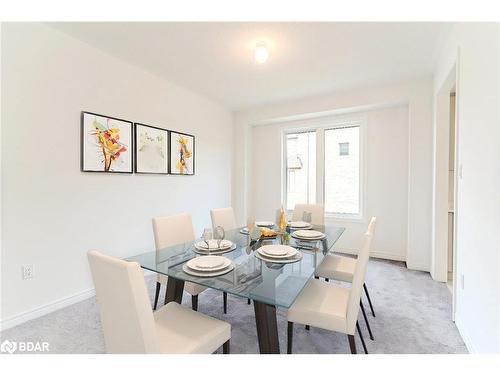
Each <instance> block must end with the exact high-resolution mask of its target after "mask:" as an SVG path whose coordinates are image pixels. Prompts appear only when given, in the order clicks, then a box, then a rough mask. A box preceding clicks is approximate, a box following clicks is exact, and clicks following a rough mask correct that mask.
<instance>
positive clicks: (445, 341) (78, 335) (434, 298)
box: [1, 259, 467, 353]
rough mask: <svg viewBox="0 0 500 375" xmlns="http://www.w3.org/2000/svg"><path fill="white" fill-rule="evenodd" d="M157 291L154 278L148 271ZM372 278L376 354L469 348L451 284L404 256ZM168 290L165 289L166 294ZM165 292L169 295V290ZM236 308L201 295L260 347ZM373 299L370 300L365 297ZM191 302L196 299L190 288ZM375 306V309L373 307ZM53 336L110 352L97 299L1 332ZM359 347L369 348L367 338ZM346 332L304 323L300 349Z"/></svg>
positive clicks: (233, 301) (238, 347) (334, 347)
mask: <svg viewBox="0 0 500 375" xmlns="http://www.w3.org/2000/svg"><path fill="white" fill-rule="evenodd" d="M148 285H149V290H150V294H151V297H153V296H154V278H148ZM367 285H368V287H369V291H370V295H371V298H372V301H373V304H374V307H375V313H376V318H373V317H372V316H371V315H369V317H368V318H369V319H370V324H371V326H372V331H373V334H374V336H375V340H374V341H371V340H370V339H369V338H368V333H367V332H366V328H365V325H364V321H363V318H362V316H361V315H360V324H361V329H362V331H363V333H364V338H365V341H366V343H367V347H368V351H369V352H370V353H466V352H467V349H466V347H465V345H464V343H463V340H462V339H461V337H460V334H459V332H458V330H457V328H456V326H455V324H454V323H453V322H452V321H451V319H450V317H451V294H450V292H449V290H448V288H447V287H446V284H444V283H438V282H435V281H433V280H432V279H431V277H430V275H429V274H428V273H426V272H418V271H409V270H407V269H406V268H405V267H404V264H403V263H400V262H391V261H382V260H373V259H372V260H370V263H369V266H368V274H367ZM164 289H165V288H163V289H162V292H163V293H164ZM161 297H162V298H163V295H162V296H161ZM228 300H229V310H228V314H227V315H224V314H223V313H222V293H221V292H217V291H213V290H207V291H205V292H203V293H202V294H201V295H200V296H199V311H201V312H203V313H205V314H208V315H212V316H214V317H217V318H219V319H223V320H226V321H228V322H229V323H231V325H232V338H231V352H232V353H258V344H257V334H256V330H255V321H254V311H253V305H251V306H249V305H247V302H246V300H243V299H240V298H236V297H233V296H229V299H228ZM365 301H366V300H365ZM183 303H184V304H186V305H187V306H190V303H191V299H190V297H189V296H188V295H186V294H185V295H184V300H183ZM365 306H366V307H367V309H368V304H367V303H366V302H365ZM367 312H368V310H367ZM278 327H279V335H280V345H281V351H282V352H286V327H287V323H286V311H284V310H280V311H279V312H278ZM5 339H9V340H11V341H47V342H49V344H50V352H51V353H103V352H104V351H105V348H104V340H103V336H102V333H101V327H100V322H99V316H98V311H97V306H96V302H95V298H91V299H88V300H86V301H83V302H80V303H77V304H75V305H72V306H69V307H67V308H65V309H62V310H59V311H56V312H54V313H51V314H49V315H46V316H44V317H41V318H38V319H36V320H32V321H30V322H27V323H25V324H22V325H19V326H17V327H14V328H11V329H9V330H7V331H4V332H2V333H1V340H2V341H3V340H5ZM357 346H358V351H359V352H362V348H361V343H360V342H359V337H357ZM348 352H349V345H348V343H347V338H346V337H345V335H341V334H338V333H332V332H328V331H325V330H322V329H316V328H314V327H312V328H311V330H310V331H306V330H305V329H304V328H303V327H300V326H297V325H296V327H295V331H294V353H348Z"/></svg>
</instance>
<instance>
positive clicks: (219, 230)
mask: <svg viewBox="0 0 500 375" xmlns="http://www.w3.org/2000/svg"><path fill="white" fill-rule="evenodd" d="M225 236H226V232H225V231H224V228H223V227H221V226H220V225H219V226H218V227H216V228H215V231H214V239H216V240H217V247H218V248H219V249H220V245H221V243H222V240H223V239H224V237H225Z"/></svg>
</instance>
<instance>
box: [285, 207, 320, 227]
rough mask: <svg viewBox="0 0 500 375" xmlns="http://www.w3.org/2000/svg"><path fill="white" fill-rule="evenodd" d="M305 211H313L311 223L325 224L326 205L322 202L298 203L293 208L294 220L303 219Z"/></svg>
mask: <svg viewBox="0 0 500 375" xmlns="http://www.w3.org/2000/svg"><path fill="white" fill-rule="evenodd" d="M304 212H310V213H311V224H313V225H324V224H325V206H323V205H322V204H296V205H295V208H294V210H293V215H292V220H293V221H301V220H302V215H303V213H304Z"/></svg>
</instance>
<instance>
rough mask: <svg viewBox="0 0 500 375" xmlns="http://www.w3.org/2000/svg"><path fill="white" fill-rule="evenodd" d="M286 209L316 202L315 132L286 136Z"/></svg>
mask: <svg viewBox="0 0 500 375" xmlns="http://www.w3.org/2000/svg"><path fill="white" fill-rule="evenodd" d="M286 183H287V186H286V198H287V199H286V209H287V210H293V208H294V207H295V203H315V202H316V132H315V131H310V132H304V133H289V134H287V135H286Z"/></svg>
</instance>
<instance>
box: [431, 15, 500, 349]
mask: <svg viewBox="0 0 500 375" xmlns="http://www.w3.org/2000/svg"><path fill="white" fill-rule="evenodd" d="M499 54H500V26H499V24H474V23H469V24H457V25H455V26H454V28H453V30H452V32H451V33H450V36H449V39H448V40H447V41H446V43H445V45H444V48H443V51H442V54H441V56H440V58H439V61H438V65H437V67H436V74H435V80H434V92H435V94H436V95H437V93H438V90H439V89H440V88H441V87H442V84H443V82H445V80H446V78H447V76H448V73H449V72H450V71H451V69H452V68H453V66H454V64H455V63H456V62H457V56H458V64H457V79H458V85H457V126H458V132H457V134H456V139H457V146H458V154H457V159H458V165H459V171H458V172H457V173H458V174H459V175H460V166H461V168H462V177H461V178H459V179H458V192H457V193H458V194H457V206H456V207H455V217H456V220H457V233H456V236H457V237H456V240H457V241H456V255H457V259H456V262H457V263H456V266H457V275H458V280H457V281H458V283H459V284H458V288H457V294H456V316H455V319H456V324H457V326H458V328H459V329H460V332H461V333H462V337H463V338H464V341H465V342H466V344H467V346H468V347H469V350H471V351H473V352H482V353H484V352H500V306H499V305H500V276H499V275H500V230H499V229H500V199H499V192H500V166H499V161H500V116H499V108H500V93H499V90H500V72H499V69H500V58H499ZM462 276H463V277H464V287H463V288H462V287H461V285H460V284H461V283H460V279H461V277H462Z"/></svg>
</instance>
